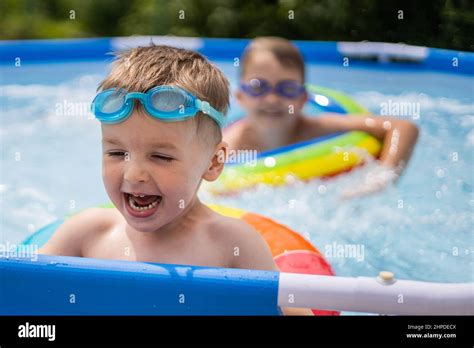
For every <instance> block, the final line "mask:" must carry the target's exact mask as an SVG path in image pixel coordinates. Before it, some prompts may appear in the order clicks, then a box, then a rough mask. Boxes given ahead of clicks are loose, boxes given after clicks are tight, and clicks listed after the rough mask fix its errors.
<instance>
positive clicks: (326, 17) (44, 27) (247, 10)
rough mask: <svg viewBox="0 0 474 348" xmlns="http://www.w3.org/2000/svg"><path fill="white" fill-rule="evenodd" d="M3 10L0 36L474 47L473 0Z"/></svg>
mask: <svg viewBox="0 0 474 348" xmlns="http://www.w3.org/2000/svg"><path fill="white" fill-rule="evenodd" d="M70 11H74V15H75V18H74V19H71V18H70V15H71V12H70ZM180 11H184V19H180V14H181V15H183V12H180ZM289 11H294V12H293V13H294V19H289V13H290V12H289ZM399 11H403V19H399V18H398V17H399V15H400V12H399ZM0 14H1V15H0V39H43V38H78V37H99V36H129V35H177V36H193V37H229V38H253V37H256V36H261V35H275V36H282V37H286V38H288V39H295V40H332V41H344V40H345V41H361V40H369V41H385V42H404V43H407V44H414V45H422V46H430V47H441V48H450V49H458V50H465V51H473V48H474V43H473V40H472V35H473V33H474V1H473V0H433V1H415V0H412V1H410V0H385V1H384V0H254V1H250V0H174V1H172V0H129V1H126V0H0Z"/></svg>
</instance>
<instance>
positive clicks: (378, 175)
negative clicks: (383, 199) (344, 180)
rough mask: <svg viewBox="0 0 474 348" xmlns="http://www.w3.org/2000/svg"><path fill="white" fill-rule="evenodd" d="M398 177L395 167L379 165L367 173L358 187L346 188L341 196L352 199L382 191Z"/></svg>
mask: <svg viewBox="0 0 474 348" xmlns="http://www.w3.org/2000/svg"><path fill="white" fill-rule="evenodd" d="M397 179H398V174H397V171H396V170H395V169H394V168H391V167H388V166H384V165H379V166H377V167H376V168H375V169H374V170H372V171H370V172H369V173H367V174H366V176H365V178H364V180H363V182H362V183H361V184H359V183H358V184H357V186H356V187H354V188H351V189H348V190H345V191H344V192H343V193H342V195H341V198H342V199H350V198H355V197H359V196H363V195H369V194H372V193H375V192H378V191H381V190H383V189H385V188H386V187H387V186H389V185H390V184H391V183H393V182H395V181H396V180H397Z"/></svg>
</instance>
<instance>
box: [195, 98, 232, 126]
mask: <svg viewBox="0 0 474 348" xmlns="http://www.w3.org/2000/svg"><path fill="white" fill-rule="evenodd" d="M196 108H197V109H198V110H200V111H201V112H202V113H204V114H206V115H208V116H209V117H211V118H212V119H213V120H214V121H216V122H217V124H218V125H219V127H221V128H224V126H225V119H224V116H222V114H221V113H220V112H219V111H217V110H216V109H214V108H213V107H212V106H211V105H210V104H209V102H207V101H203V100H200V99H197V98H196Z"/></svg>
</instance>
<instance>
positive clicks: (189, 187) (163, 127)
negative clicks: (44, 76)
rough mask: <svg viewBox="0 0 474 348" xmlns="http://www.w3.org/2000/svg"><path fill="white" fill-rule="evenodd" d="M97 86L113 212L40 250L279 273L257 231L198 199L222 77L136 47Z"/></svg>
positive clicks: (189, 55)
mask: <svg viewBox="0 0 474 348" xmlns="http://www.w3.org/2000/svg"><path fill="white" fill-rule="evenodd" d="M100 89H101V90H102V91H101V92H100V93H99V94H98V95H97V96H96V98H95V100H94V103H93V111H94V114H95V116H96V117H97V118H98V119H99V120H100V121H101V123H102V124H101V128H102V152H103V160H102V169H103V171H102V176H103V181H104V184H105V188H106V191H107V194H108V195H109V197H110V199H111V201H112V203H113V204H114V206H115V208H113V209H106V208H90V209H86V210H84V211H83V212H81V213H79V214H77V215H74V216H73V217H71V218H69V219H68V220H66V222H65V223H64V224H63V225H62V226H61V227H60V228H59V229H58V231H57V232H56V233H55V234H54V236H53V237H52V238H51V239H50V240H49V242H48V243H47V244H46V245H45V246H44V247H43V248H41V249H40V251H39V252H40V253H43V254H54V255H69V256H81V257H90V258H105V259H118V260H133V261H144V262H157V263H171V264H189V265H198V266H212V267H233V268H244V269H260V270H277V268H276V266H275V264H274V262H273V258H272V255H271V253H270V250H269V248H268V246H267V244H266V243H265V241H264V240H263V239H262V238H261V237H260V235H259V233H258V232H256V231H255V230H254V229H253V228H252V227H250V226H249V225H248V224H246V223H245V222H243V221H241V220H237V219H232V218H228V217H224V216H221V215H219V214H217V213H215V212H214V211H212V210H211V209H209V208H208V207H207V206H205V205H204V204H202V203H201V202H200V201H199V199H198V197H197V196H196V192H197V190H198V188H199V185H200V183H201V181H202V180H203V179H204V180H208V181H213V180H216V179H217V177H218V176H219V174H220V173H221V171H222V169H223V163H221V162H222V161H219V158H221V157H220V156H219V155H220V154H221V152H224V153H225V152H226V143H224V142H223V141H222V133H221V126H222V125H223V123H224V116H223V115H224V114H225V113H226V112H227V108H228V104H229V87H228V82H227V80H226V78H225V77H224V75H223V74H222V72H220V71H219V70H218V69H217V68H216V67H215V66H213V65H212V64H210V63H209V62H208V61H207V60H206V59H205V58H204V57H203V56H201V55H200V54H198V53H195V52H192V51H188V50H184V49H178V48H173V47H168V46H151V47H140V48H135V49H131V50H129V51H126V52H124V53H121V54H120V55H119V56H118V59H117V60H116V61H115V63H114V65H113V68H112V71H111V72H110V74H109V75H108V76H107V77H106V78H105V80H104V81H102V83H101V84H100ZM196 99H199V100H196ZM235 247H238V248H239V255H240V256H234V248H235ZM285 313H294V314H309V313H311V312H310V311H309V310H297V309H292V310H285Z"/></svg>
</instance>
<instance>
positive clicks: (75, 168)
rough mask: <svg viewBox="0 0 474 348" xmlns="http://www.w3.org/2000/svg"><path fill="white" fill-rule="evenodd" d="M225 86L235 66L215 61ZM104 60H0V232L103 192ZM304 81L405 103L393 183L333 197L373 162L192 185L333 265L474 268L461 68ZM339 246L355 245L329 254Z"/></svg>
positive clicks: (99, 199) (472, 112)
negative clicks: (413, 110) (404, 139)
mask: <svg viewBox="0 0 474 348" xmlns="http://www.w3.org/2000/svg"><path fill="white" fill-rule="evenodd" d="M216 63H217V64H218V66H219V67H220V68H221V69H223V70H224V72H225V73H226V74H227V76H228V77H229V78H230V80H231V81H232V85H233V86H234V88H235V85H236V78H237V70H236V68H235V67H234V66H233V64H232V63H231V62H230V63H228V62H216ZM106 70H107V64H106V63H103V62H75V63H49V64H33V65H23V66H21V67H18V68H16V67H13V66H0V79H1V80H0V84H1V94H0V105H1V123H0V136H1V138H0V139H1V140H0V141H1V145H2V146H1V161H0V194H1V200H0V211H1V216H0V219H1V221H0V242H1V243H11V244H14V243H19V242H20V241H21V240H23V239H24V238H25V237H26V236H27V235H29V234H30V233H32V232H33V231H35V230H37V229H38V228H40V227H42V226H43V225H45V224H47V223H49V222H52V221H54V220H55V219H57V218H60V217H63V216H65V215H67V214H71V213H73V212H76V211H78V210H81V209H84V208H87V207H90V206H96V205H99V204H101V203H104V202H107V201H108V197H107V195H106V193H105V190H104V188H103V184H102V178H101V166H100V164H101V153H100V127H99V124H98V122H97V121H95V120H94V119H93V118H92V116H91V115H90V114H89V113H88V112H87V109H88V105H89V104H88V103H89V102H90V101H91V100H92V98H93V96H94V95H95V90H96V88H97V85H98V82H99V81H100V80H101V78H103V76H104V75H105V73H106ZM307 76H308V82H310V83H316V84H320V85H322V86H325V87H329V88H333V89H337V90H341V91H343V92H346V93H347V94H349V95H351V96H352V97H353V98H355V99H356V100H357V101H359V102H360V103H362V104H363V105H365V106H366V107H367V108H368V109H369V110H370V111H372V112H374V113H377V114H379V113H381V110H382V106H383V105H386V104H387V103H392V104H393V103H395V104H397V103H407V102H408V103H415V104H413V105H415V106H418V107H419V110H420V113H419V115H414V114H412V115H411V116H407V115H405V116H399V117H406V118H409V119H412V120H413V121H414V122H415V123H416V124H417V125H418V126H419V128H420V130H421V132H420V138H419V142H418V145H417V147H416V150H415V151H414V154H413V157H412V160H411V162H410V164H409V166H408V168H407V170H406V172H405V174H404V175H403V177H402V178H401V179H400V180H399V182H398V184H397V185H396V186H395V187H393V186H392V187H389V188H388V189H387V190H385V191H383V192H380V193H377V194H374V195H372V196H367V197H362V198H356V199H352V200H347V201H343V200H341V193H342V192H344V190H346V189H348V188H350V187H353V186H354V185H356V184H357V183H358V182H361V181H362V180H363V179H364V177H365V175H366V174H367V173H368V172H369V171H370V169H372V168H373V167H374V166H375V163H369V164H368V165H366V166H364V167H362V168H360V169H357V170H355V171H353V172H351V173H349V174H347V175H343V176H339V177H336V178H334V179H332V180H327V181H320V180H313V181H311V182H309V183H301V182H295V183H292V184H290V185H288V186H285V187H279V188H269V187H264V186H262V187H258V188H256V189H255V190H253V191H251V192H244V193H242V194H241V195H238V196H233V197H219V198H216V197H212V196H210V195H208V194H207V193H205V192H202V193H201V194H200V196H201V198H202V199H203V200H204V201H206V202H214V203H218V204H224V205H229V206H234V207H239V208H243V209H246V210H250V211H255V212H258V213H260V214H263V215H267V216H269V217H272V218H274V219H276V220H277V221H279V222H281V223H283V224H286V225H288V226H290V227H291V228H293V229H295V230H297V231H299V232H301V233H302V234H303V235H305V236H306V237H307V238H309V239H310V240H311V241H312V242H313V243H314V244H315V245H316V246H317V247H318V248H319V249H320V250H321V252H322V253H323V254H325V255H326V257H327V259H328V261H329V262H330V263H331V264H332V266H333V268H334V270H335V272H336V273H337V275H341V276H374V275H376V274H378V272H379V271H381V270H389V271H392V272H394V273H395V275H396V277H398V278H403V279H413V280H424V281H433V282H469V281H473V278H474V263H473V255H474V254H473V253H474V245H473V226H474V224H473V222H474V221H473V220H474V214H473V208H474V194H473V188H474V174H473V173H474V167H473V166H474V164H473V163H474V162H473V153H474V152H473V150H474V106H473V103H472V96H473V95H474V83H473V81H474V80H473V79H472V77H468V76H466V75H448V74H444V73H433V72H416V71H414V70H410V71H406V70H402V69H388V68H387V69H378V68H377V69H376V68H370V67H366V68H355V67H342V66H335V65H310V66H308V73H307ZM233 110H234V114H236V111H235V110H236V108H235V105H234V109H233ZM341 248H348V249H344V250H349V249H351V248H352V249H351V250H352V251H354V250H355V254H354V253H351V252H343V253H342V254H341V253H340V250H341Z"/></svg>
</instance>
